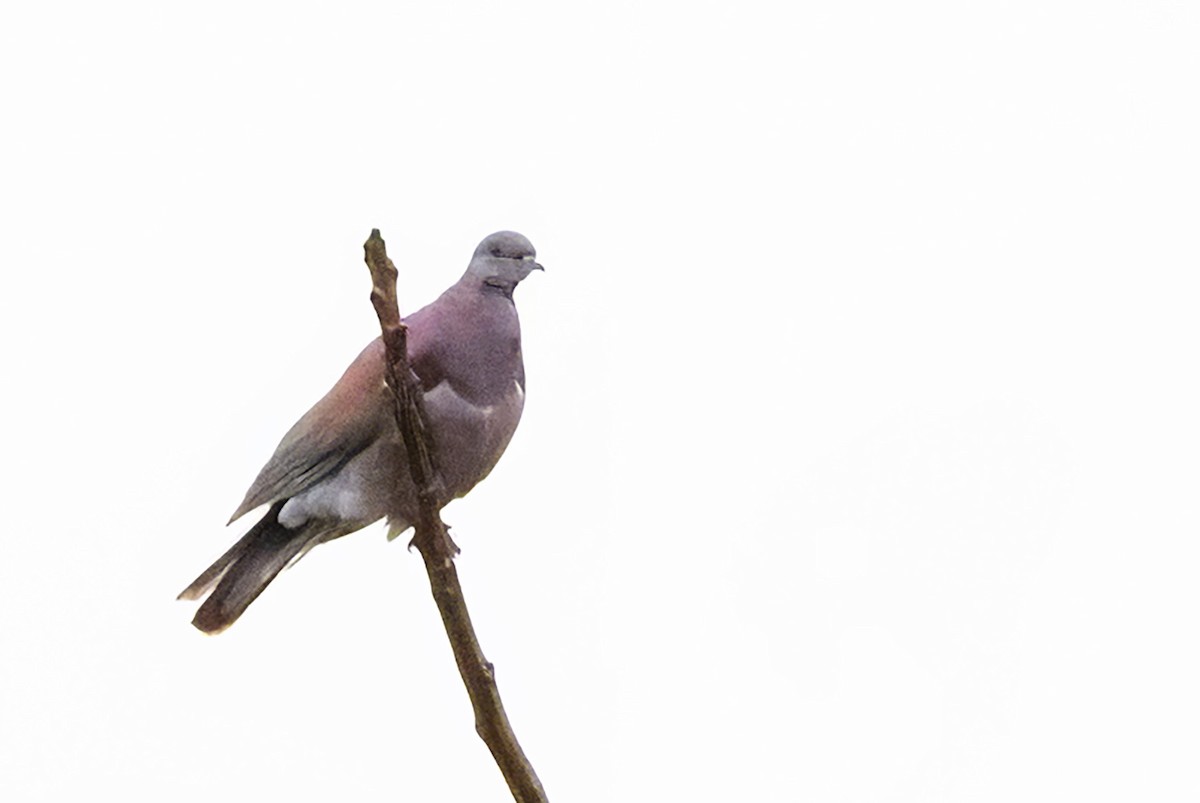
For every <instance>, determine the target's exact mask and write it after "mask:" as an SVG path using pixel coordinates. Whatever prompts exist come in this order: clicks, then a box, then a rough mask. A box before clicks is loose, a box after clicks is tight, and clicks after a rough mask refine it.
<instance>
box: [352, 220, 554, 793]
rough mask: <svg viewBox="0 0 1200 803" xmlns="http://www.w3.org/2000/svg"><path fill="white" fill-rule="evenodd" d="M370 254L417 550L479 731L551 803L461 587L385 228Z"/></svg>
mask: <svg viewBox="0 0 1200 803" xmlns="http://www.w3.org/2000/svg"><path fill="white" fill-rule="evenodd" d="M363 251H364V254H365V257H364V258H365V259H366V263H367V267H368V268H369V269H370V271H371V284H372V288H371V304H372V306H374V307H375V314H376V315H377V316H379V326H380V329H382V331H383V343H384V347H385V349H386V350H387V371H386V374H385V376H386V379H387V385H388V388H390V389H391V391H392V400H393V402H394V412H395V414H396V425H397V426H398V427H399V429H400V434H401V436H402V437H403V438H404V445H405V448H406V450H407V451H408V462H409V469H410V471H411V472H412V478H413V483H414V484H415V485H416V487H417V502H418V510H419V513H418V516H417V521H416V522H415V523H414V531H415V534H414V535H413V539H412V542H411V544H410V546H415V547H416V548H417V551H419V552H420V553H421V557H422V558H424V560H425V572H426V573H427V574H428V575H429V587H430V590H432V592H433V599H434V601H435V602H436V603H437V606H438V612H439V613H440V614H441V615H442V624H443V625H445V627H446V635H447V636H448V637H449V638H450V647H451V648H452V649H453V650H454V661H455V663H457V664H458V672H459V674H460V675H462V679H463V683H464V684H465V685H466V687H467V694H469V695H470V697H471V707H472V708H474V709H475V732H476V733H478V734H479V737H480V738H481V739H483V741H484V743H485V744H486V745H487V746H488V749H489V750H491V751H492V757H493V758H494V759H495V760H496V764H497V765H499V767H500V772H501V773H503V774H504V780H505V781H507V782H508V788H509V790H510V791H511V792H512V795H513V798H514V799H515V800H516V801H518V803H545V801H546V792H545V791H544V790H543V789H542V782H541V781H539V780H538V777H537V773H535V772H534V771H533V765H532V764H530V763H529V759H527V758H525V753H524V752H523V751H522V750H521V745H520V744H518V743H517V737H516V734H514V733H513V730H512V726H511V725H509V722H508V715H507V714H505V713H504V704H503V703H502V702H501V701H500V691H499V689H497V688H496V676H495V672H494V668H493V666H492V664H491V663H489V662H488V660H487V658H485V657H484V655H483V650H482V649H481V648H480V646H479V640H478V639H477V638H476V637H475V628H474V627H472V625H471V616H470V614H469V613H468V612H467V603H466V600H464V599H463V593H462V586H460V585H459V583H458V572H457V571H456V570H455V568H454V555H455V553H457V552H458V547H456V546H454V542H453V541H451V540H450V534H449V533H448V532H447V530H446V525H445V523H444V522H443V521H442V516H441V512H440V509H439V507H438V493H437V492H438V480H437V476H438V475H437V469H436V467H435V466H434V463H433V458H432V454H431V453H430V450H429V446H428V438H427V437H426V432H427V431H428V428H427V427H426V425H425V415H424V410H423V399H422V397H421V394H420V393H419V392H418V390H417V384H416V382H415V380H414V376H413V373H412V371H411V370H410V369H409V367H408V330H407V328H406V327H405V325H404V323H403V322H401V320H400V311H399V307H398V305H397V303H396V266H395V265H393V264H392V261H391V260H390V259H388V255H387V248H386V246H385V245H384V242H383V238H382V237H380V236H379V229H372V230H371V236H370V237H369V238H367V241H366V243H364V244H363Z"/></svg>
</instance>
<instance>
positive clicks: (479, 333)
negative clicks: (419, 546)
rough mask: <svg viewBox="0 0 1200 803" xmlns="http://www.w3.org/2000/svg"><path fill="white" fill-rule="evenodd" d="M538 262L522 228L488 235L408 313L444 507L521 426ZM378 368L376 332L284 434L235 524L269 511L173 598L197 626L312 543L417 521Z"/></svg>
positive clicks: (213, 619)
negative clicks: (524, 353)
mask: <svg viewBox="0 0 1200 803" xmlns="http://www.w3.org/2000/svg"><path fill="white" fill-rule="evenodd" d="M535 256H536V254H535V252H534V249H533V246H532V245H531V244H530V242H529V240H527V239H525V238H524V237H523V236H521V235H520V234H517V233H515V232H511V231H502V232H497V233H496V234H492V235H490V236H489V237H487V238H486V239H485V240H484V241H483V242H481V243H480V244H479V247H478V248H476V249H475V254H474V256H472V257H471V264H470V265H469V266H468V267H467V272H466V273H465V274H463V277H462V278H461V279H459V280H458V283H457V284H455V285H454V286H453V287H451V288H450V289H449V290H447V291H446V292H444V293H442V295H441V296H440V297H439V298H438V299H437V300H436V301H434V302H433V303H432V304H430V305H429V306H427V307H425V308H424V309H421V310H419V311H418V312H415V313H413V314H412V315H410V316H409V317H408V318H406V319H405V323H407V324H408V358H409V363H410V366H411V367H412V369H413V371H414V373H416V375H417V378H418V379H419V381H420V386H421V389H422V391H423V393H424V396H425V411H426V416H427V418H428V423H429V436H430V439H431V441H432V449H433V456H434V460H435V463H436V465H437V468H438V471H439V473H440V480H441V494H440V496H441V498H440V499H439V500H438V501H439V507H440V506H442V505H445V504H446V503H447V502H449V501H450V500H451V499H455V498H457V497H460V496H463V495H464V494H466V493H467V491H469V490H471V488H472V487H474V486H475V483H477V482H479V481H480V480H482V479H483V478H484V477H486V476H487V475H488V472H490V471H491V470H492V468H493V467H494V466H495V465H496V461H497V460H499V459H500V455H501V454H503V453H504V449H505V447H506V446H508V442H509V440H510V439H511V438H512V436H513V432H514V431H515V430H516V428H517V422H518V421H520V419H521V408H522V406H523V404H524V399H525V368H524V365H523V364H522V361H521V330H520V325H519V323H518V321H517V309H516V307H515V306H514V305H513V298H512V296H513V289H514V288H515V287H516V286H517V284H518V283H520V281H521V280H522V279H524V278H525V277H526V276H528V275H529V274H530V272H532V271H534V270H541V269H542V266H541V265H539V264H538V263H537V262H536V261H535ZM384 360H385V357H384V348H383V342H382V340H380V339H378V338H377V339H375V340H374V341H372V342H371V343H370V344H369V345H368V346H367V347H366V348H365V349H363V352H362V353H361V354H359V355H358V358H357V359H356V360H355V361H354V362H353V363H351V365H350V367H349V368H348V369H346V373H345V374H343V375H342V378H341V379H339V380H338V382H337V384H336V385H334V386H333V389H332V390H330V391H329V393H327V394H326V395H325V398H323V399H321V400H320V401H319V402H317V404H316V405H315V406H314V407H313V408H312V409H311V410H309V411H308V412H307V413H305V414H304V416H303V417H301V419H300V420H299V421H297V422H296V424H295V426H293V427H292V428H291V429H290V430H289V431H288V433H287V434H286V435H284V436H283V440H282V441H281V442H280V444H279V446H278V447H277V448H276V449H275V454H274V455H272V456H271V459H270V460H269V461H267V464H266V466H264V467H263V469H262V471H261V472H259V475H258V479H256V480H255V481H254V484H253V485H251V486H250V490H249V491H247V492H246V498H245V499H244V500H243V501H242V504H241V505H239V506H238V509H237V510H235V511H234V513H233V518H231V519H230V521H231V522H232V521H233V520H235V519H237V518H239V517H241V516H242V515H244V514H246V513H248V512H249V511H251V510H253V509H254V508H256V507H259V506H260V505H270V508H269V509H268V510H267V514H266V515H265V516H264V517H263V518H262V520H261V521H259V522H258V523H257V524H255V525H254V526H253V527H252V528H251V529H250V531H249V532H248V533H246V535H245V536H243V537H242V539H241V540H240V541H238V542H237V543H236V544H234V545H233V546H232V547H231V548H230V549H229V551H228V552H226V553H225V554H224V555H222V556H221V557H220V558H219V559H218V560H217V562H216V563H214V564H213V565H212V566H210V567H209V568H208V569H207V570H206V571H205V572H204V573H203V574H202V575H200V576H199V577H197V578H196V580H195V581H194V582H193V583H192V584H191V585H190V586H188V587H187V588H186V589H184V591H183V593H182V594H180V595H179V598H180V599H188V600H194V599H200V598H201V597H203V596H204V595H205V594H209V596H208V599H207V600H205V601H204V604H202V605H201V606H200V609H199V610H198V611H197V612H196V617H195V619H193V620H192V624H194V625H195V626H196V627H197V628H199V629H200V630H203V631H204V632H206V633H219V632H220V631H222V630H224V629H225V628H227V627H229V626H230V625H231V624H233V623H234V621H236V620H237V618H238V617H239V616H241V614H242V612H243V611H245V610H246V607H247V606H248V605H249V604H250V603H251V602H253V601H254V599H255V598H256V597H257V596H258V595H259V594H260V593H262V590H263V589H264V588H266V587H267V584H268V583H270V582H271V581H272V580H273V579H275V576H276V575H277V574H279V572H280V570H281V569H283V567H284V566H286V565H288V563H290V562H291V561H293V560H295V559H298V557H300V556H302V555H303V554H304V553H305V552H307V551H308V550H309V549H311V548H312V547H314V546H316V545H317V544H320V543H323V542H325V541H329V540H331V539H334V538H338V537H340V536H343V535H346V534H348V533H352V532H354V531H355V530H359V529H362V528H363V527H366V526H367V525H368V524H371V523H373V522H376V521H378V520H379V519H381V518H384V517H386V518H387V519H388V523H389V525H390V530H389V532H390V535H391V537H395V536H396V535H399V534H400V533H401V532H403V531H404V530H405V529H407V528H408V527H409V526H410V524H411V523H412V522H413V521H415V520H416V489H415V487H414V486H413V482H412V479H411V477H410V476H409V469H408V457H407V454H406V452H405V449H404V444H403V441H402V439H401V438H400V434H399V431H398V429H397V427H396V422H395V418H394V415H393V412H392V400H391V396H390V395H389V391H388V390H387V387H386V386H385V384H384V379H383V374H384ZM209 592H211V594H210V593H209Z"/></svg>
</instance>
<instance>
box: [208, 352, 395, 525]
mask: <svg viewBox="0 0 1200 803" xmlns="http://www.w3.org/2000/svg"><path fill="white" fill-rule="evenodd" d="M383 371H384V349H383V341H382V340H380V339H379V338H376V339H375V340H373V341H371V343H369V344H368V345H367V347H366V348H365V349H363V350H362V353H360V354H359V355H358V357H357V358H356V359H355V360H354V362H352V363H351V364H350V367H349V368H347V369H346V372H345V373H344V374H342V378H341V379H339V380H338V381H337V383H336V384H335V385H334V386H333V388H332V389H331V390H330V391H329V392H328V393H327V394H325V396H324V398H322V399H321V400H320V401H319V402H317V403H316V404H315V405H313V407H312V409H310V410H309V411H308V412H307V413H305V414H304V415H303V416H301V418H300V420H299V421H297V422H296V423H295V425H293V426H292V428H291V429H290V430H288V432H287V434H286V435H284V436H283V440H282V441H280V442H279V446H277V447H276V449H275V454H273V455H272V456H271V459H270V460H268V461H267V464H266V465H265V466H263V468H262V470H261V471H260V472H259V473H258V478H257V479H255V480H254V484H253V485H251V486H250V490H248V491H247V492H246V498H245V499H244V500H242V504H241V505H239V506H238V509H237V510H236V511H234V513H233V517H232V518H231V519H230V521H234V520H236V519H238V518H240V517H241V516H243V515H244V514H245V513H247V512H249V511H251V510H253V509H254V508H256V507H258V506H259V505H265V504H268V503H272V502H276V501H278V500H280V499H287V498H290V497H292V496H295V495H296V494H298V493H301V492H303V491H305V490H307V489H309V488H311V487H312V486H314V485H316V484H317V483H318V482H320V481H321V480H323V479H325V478H326V477H328V476H329V475H330V474H332V473H334V472H336V471H337V470H338V469H339V468H341V467H342V466H343V465H345V464H346V462H347V461H349V460H350V459H351V458H352V457H354V455H356V454H358V453H359V452H361V451H362V450H363V449H365V448H366V447H367V446H369V445H370V444H371V443H372V442H373V441H374V440H375V439H376V438H378V437H379V436H380V434H381V433H382V432H386V431H387V430H386V429H385V428H384V427H385V426H388V425H390V419H389V416H390V414H391V413H390V408H389V406H388V404H387V401H388V400H387V397H386V395H385V394H386V392H387V389H386V386H385V384H384V378H383ZM391 426H394V425H391Z"/></svg>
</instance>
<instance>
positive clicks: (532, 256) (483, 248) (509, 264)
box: [467, 231, 543, 295]
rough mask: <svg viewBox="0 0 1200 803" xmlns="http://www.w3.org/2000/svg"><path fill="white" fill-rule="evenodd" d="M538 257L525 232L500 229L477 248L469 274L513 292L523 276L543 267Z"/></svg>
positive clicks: (489, 284) (487, 283) (468, 270)
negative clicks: (522, 233) (523, 233)
mask: <svg viewBox="0 0 1200 803" xmlns="http://www.w3.org/2000/svg"><path fill="white" fill-rule="evenodd" d="M536 257H537V251H535V250H534V248H533V243H531V242H529V240H527V239H525V237H524V236H522V235H520V234H517V233H516V232H515V231H498V232H496V233H495V234H489V235H488V236H487V237H485V238H484V239H483V242H481V243H480V244H479V247H478V248H476V249H475V254H474V256H472V257H471V265H470V266H469V267H468V268H467V275H468V276H474V277H476V278H478V279H481V280H482V281H483V283H484V284H485V285H488V286H489V287H495V288H499V289H500V290H503V291H504V292H505V293H506V294H508V295H511V294H512V290H513V288H514V287H516V286H517V284H518V283H519V282H520V281H521V280H522V279H524V278H525V277H526V276H528V275H529V274H530V273H532V272H533V271H535V270H543V268H542V266H541V265H539V264H538V263H537V260H536Z"/></svg>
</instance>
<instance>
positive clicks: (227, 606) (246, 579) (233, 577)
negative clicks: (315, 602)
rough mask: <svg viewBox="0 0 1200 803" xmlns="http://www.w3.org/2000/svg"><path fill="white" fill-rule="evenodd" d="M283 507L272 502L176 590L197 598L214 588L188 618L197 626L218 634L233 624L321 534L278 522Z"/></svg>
mask: <svg viewBox="0 0 1200 803" xmlns="http://www.w3.org/2000/svg"><path fill="white" fill-rule="evenodd" d="M281 507H282V503H276V504H275V505H274V506H272V507H271V509H270V510H269V511H268V512H267V515H266V516H264V517H263V519H262V521H260V522H259V523H258V524H256V525H254V527H252V528H251V529H250V532H248V533H246V535H245V536H243V537H242V539H241V540H240V541H238V542H237V543H236V544H234V545H233V546H232V547H231V548H230V549H229V551H228V552H226V553H225V554H224V555H222V556H221V557H220V558H219V559H218V560H217V561H216V563H214V564H213V565H212V566H210V567H209V568H208V570H206V571H205V572H204V574H202V575H200V576H199V577H197V578H196V580H195V582H193V583H192V584H191V585H190V586H188V587H187V588H186V589H184V592H183V593H182V594H180V595H179V596H180V598H181V599H198V598H199V597H201V596H203V595H204V593H205V592H206V591H208V589H210V588H212V593H211V594H209V596H208V599H206V600H205V601H204V604H202V605H201V606H200V608H199V610H197V611H196V616H195V618H194V619H192V624H193V625H195V626H196V628H197V629H199V630H202V631H204V632H205V633H209V634H216V633H220V632H221V631H222V630H224V629H226V628H227V627H229V626H230V625H232V624H233V623H234V622H235V621H237V618H238V617H239V616H241V615H242V613H243V612H244V611H245V610H246V608H247V607H249V605H250V603H251V602H253V601H254V600H255V599H257V598H258V595H259V594H261V593H262V592H263V589H264V588H266V587H267V586H268V585H269V584H270V582H271V581H272V580H274V579H275V577H276V575H278V574H279V572H280V571H282V570H283V568H284V567H285V566H287V565H288V564H289V563H291V562H292V559H293V558H295V557H296V556H297V555H298V554H300V552H301V551H302V550H303V549H304V548H305V547H306V546H308V545H309V543H310V542H311V541H312V540H313V539H314V538H316V537H319V535H320V531H317V532H314V531H313V530H312V528H310V527H307V526H305V527H300V528H298V529H295V530H289V529H288V528H287V527H284V526H283V525H282V524H280V523H279V520H278V515H279V509H280V508H281ZM214 586H215V587H214Z"/></svg>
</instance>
